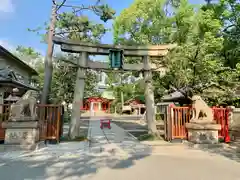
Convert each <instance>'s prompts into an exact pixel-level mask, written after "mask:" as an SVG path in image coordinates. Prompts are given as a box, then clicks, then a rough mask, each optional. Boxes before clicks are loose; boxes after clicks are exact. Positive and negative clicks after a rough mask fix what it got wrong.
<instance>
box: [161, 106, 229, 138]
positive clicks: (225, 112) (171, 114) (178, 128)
mask: <svg viewBox="0 0 240 180" xmlns="http://www.w3.org/2000/svg"><path fill="white" fill-rule="evenodd" d="M212 110H213V114H214V120H215V121H216V123H218V124H221V130H220V131H219V138H221V139H223V140H225V142H228V141H230V138H229V124H228V123H229V119H228V117H229V112H230V109H227V108H216V107H213V108H212ZM191 117H192V109H191V108H190V107H173V106H169V108H168V118H167V122H166V125H165V128H166V130H165V138H166V140H168V141H171V140H173V139H187V129H186V127H185V125H186V123H188V122H189V120H190V119H191Z"/></svg>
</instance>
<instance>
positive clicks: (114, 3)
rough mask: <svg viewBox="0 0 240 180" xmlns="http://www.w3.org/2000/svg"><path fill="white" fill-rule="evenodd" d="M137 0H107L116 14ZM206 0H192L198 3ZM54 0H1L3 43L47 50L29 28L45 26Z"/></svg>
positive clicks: (109, 40) (107, 39)
mask: <svg viewBox="0 0 240 180" xmlns="http://www.w3.org/2000/svg"><path fill="white" fill-rule="evenodd" d="M91 1H92V2H94V0H67V2H68V3H67V4H71V5H73V4H79V3H78V2H83V3H86V2H91ZM133 1H134V0H105V2H106V3H108V4H109V5H110V6H111V7H112V8H113V9H114V10H116V12H117V15H118V14H119V13H120V12H121V11H122V10H123V9H125V8H127V7H129V6H130V5H131V3H132V2H133ZM203 1H204V0H190V2H191V3H194V4H199V3H203ZM51 2H52V1H51V0H0V24H1V28H0V44H1V45H3V46H4V47H5V48H7V49H9V50H13V49H15V48H16V47H17V46H18V45H22V46H25V47H32V48H34V49H35V50H36V51H38V52H40V53H41V54H43V55H44V54H45V52H46V44H43V43H41V37H40V36H38V35H37V34H36V33H33V32H29V31H28V30H27V29H28V28H30V29H35V28H38V27H42V26H43V24H44V22H48V21H49V17H50V13H51ZM90 18H91V19H93V20H94V21H96V22H100V20H99V18H98V17H96V16H94V15H92V14H90ZM106 27H108V28H111V27H112V21H111V22H108V23H106ZM102 41H103V43H109V44H111V43H112V33H111V32H109V33H107V34H106V35H105V36H104V37H103V40H102Z"/></svg>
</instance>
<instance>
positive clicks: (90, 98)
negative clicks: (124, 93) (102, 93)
mask: <svg viewBox="0 0 240 180" xmlns="http://www.w3.org/2000/svg"><path fill="white" fill-rule="evenodd" d="M84 101H85V102H109V101H111V100H109V99H106V98H102V97H97V96H93V97H87V98H85V99H84Z"/></svg>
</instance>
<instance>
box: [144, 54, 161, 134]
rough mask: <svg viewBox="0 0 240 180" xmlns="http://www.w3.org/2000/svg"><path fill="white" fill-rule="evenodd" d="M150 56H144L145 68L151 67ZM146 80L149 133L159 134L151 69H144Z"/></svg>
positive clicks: (145, 94)
mask: <svg viewBox="0 0 240 180" xmlns="http://www.w3.org/2000/svg"><path fill="white" fill-rule="evenodd" d="M149 58H150V57H149V56H144V65H145V68H148V67H149V63H150V61H149ZM144 81H145V92H144V96H145V106H146V120H147V124H148V133H149V134H157V133H158V131H157V127H156V122H155V103H154V91H153V85H152V72H151V70H145V71H144Z"/></svg>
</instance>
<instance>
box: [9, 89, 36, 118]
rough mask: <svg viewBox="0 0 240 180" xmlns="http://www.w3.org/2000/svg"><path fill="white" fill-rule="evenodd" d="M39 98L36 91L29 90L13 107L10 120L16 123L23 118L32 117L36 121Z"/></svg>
mask: <svg viewBox="0 0 240 180" xmlns="http://www.w3.org/2000/svg"><path fill="white" fill-rule="evenodd" d="M37 96H38V94H37V92H36V91H34V90H28V91H27V92H26V93H25V94H24V95H23V96H22V97H21V98H20V99H19V100H18V101H17V102H16V103H15V104H12V105H11V109H10V119H11V120H13V121H16V120H17V119H19V120H20V118H23V117H30V118H32V119H33V120H34V119H35V118H36V117H37V112H36V104H37Z"/></svg>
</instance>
